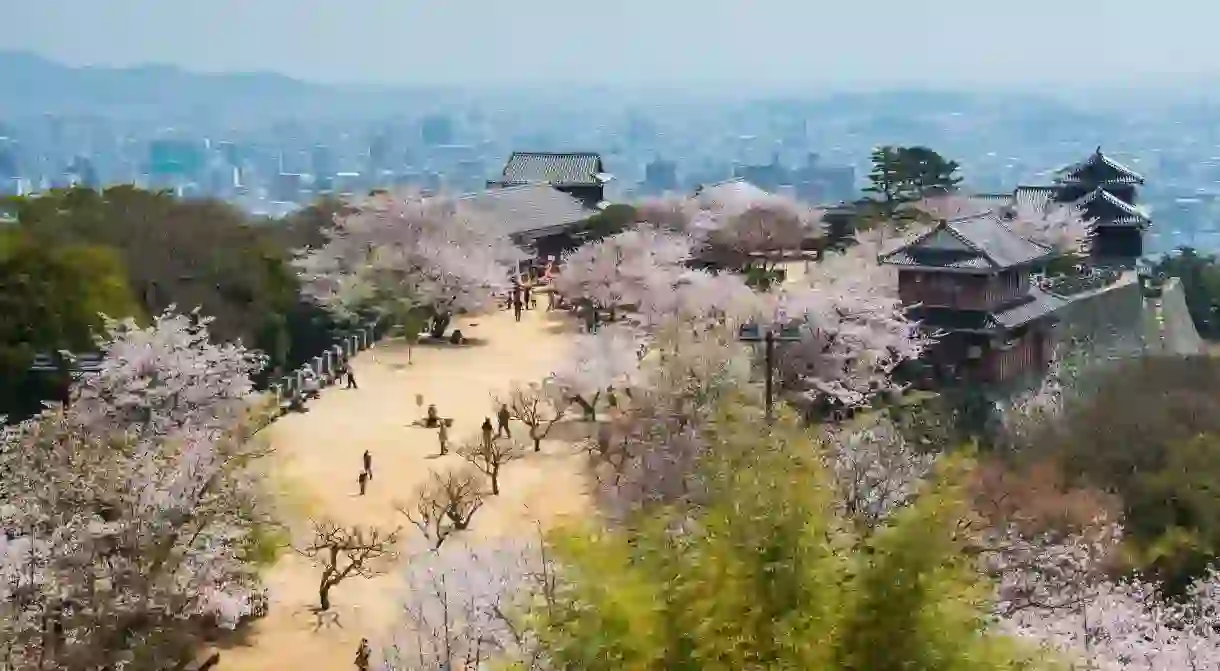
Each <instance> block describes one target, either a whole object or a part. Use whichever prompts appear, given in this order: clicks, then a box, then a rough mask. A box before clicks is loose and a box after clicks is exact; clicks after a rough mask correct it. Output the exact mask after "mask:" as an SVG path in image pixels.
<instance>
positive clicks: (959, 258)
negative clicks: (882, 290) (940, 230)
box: [881, 248, 993, 270]
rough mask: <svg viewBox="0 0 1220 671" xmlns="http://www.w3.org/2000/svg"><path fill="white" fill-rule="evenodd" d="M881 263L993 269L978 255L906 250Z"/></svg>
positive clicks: (957, 268)
mask: <svg viewBox="0 0 1220 671" xmlns="http://www.w3.org/2000/svg"><path fill="white" fill-rule="evenodd" d="M881 262H882V263H886V264H889V265H892V266H920V267H932V268H949V269H952V270H992V268H993V266H992V265H991V264H990V263H988V262H987V259H985V258H983V257H982V256H979V255H978V254H953V253H935V252H918V253H916V252H908V251H907V250H906V248H903V249H899V250H895V251H893V252H891V253H889V254H887V255H885V256H883V257H882V259H881Z"/></svg>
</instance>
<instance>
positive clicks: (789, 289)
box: [756, 231, 931, 407]
mask: <svg viewBox="0 0 1220 671" xmlns="http://www.w3.org/2000/svg"><path fill="white" fill-rule="evenodd" d="M888 244H890V243H888V242H887V241H886V238H885V237H884V235H883V234H882V233H881V232H878V231H872V232H866V233H862V234H860V235H859V236H858V243H857V244H855V245H852V246H850V247H848V248H847V249H846V250H844V251H842V252H829V253H827V254H826V255H825V256H824V258H823V259H822V260H820V261H818V262H817V263H811V264H809V269H808V271H807V272H806V274H805V277H804V279H803V281H802V282H797V283H789V284H786V285H784V286H782V287H779V288H778V289H774V290H772V291H770V292H767V293H765V294H761V295H760V299H759V301H758V303H757V306H758V307H757V313H756V319H757V321H758V322H759V323H760V324H761V325H762V326H766V327H769V328H772V329H776V330H778V329H782V328H784V327H790V326H798V327H799V329H800V333H801V340H800V342H798V343H792V344H785V345H784V346H783V348H782V351H781V352H780V353H779V354H778V356H777V364H778V367H779V371H780V374H781V376H780V377H781V381H782V383H783V384H784V385H785V387H787V388H788V389H789V390H790V391H792V392H793V393H795V394H796V395H797V397H798V398H800V399H802V400H803V402H805V403H809V404H813V405H814V406H823V405H826V404H830V405H832V406H838V407H856V406H860V405H863V404H865V403H868V402H869V401H870V400H871V399H872V398H874V397H875V396H877V395H878V394H884V393H887V392H888V391H891V390H893V389H895V385H894V381H893V373H894V372H895V370H896V369H897V368H898V366H899V365H901V364H902V363H903V362H905V361H909V360H912V359H915V358H917V357H918V356H920V354H921V353H922V352H923V350H924V348H925V347H926V346H927V345H928V344H929V343H930V342H931V339H930V337H929V335H928V334H927V333H925V332H924V331H923V330H921V329H920V327H919V324H918V323H917V322H914V321H912V320H911V319H910V318H909V317H908V316H907V312H906V308H905V306H904V305H903V304H902V301H901V300H900V299H899V297H898V291H897V285H898V281H897V277H896V274H895V271H894V270H893V269H892V268H888V267H886V266H882V265H881V264H879V263H878V261H877V256H878V253H879V252H880V251H881V250H882V249H883V248H885V247H886V246H887V245H888Z"/></svg>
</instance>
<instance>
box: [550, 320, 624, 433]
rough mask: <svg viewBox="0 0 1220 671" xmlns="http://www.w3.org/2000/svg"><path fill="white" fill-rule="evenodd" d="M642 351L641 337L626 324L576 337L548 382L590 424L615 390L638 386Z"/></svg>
mask: <svg viewBox="0 0 1220 671" xmlns="http://www.w3.org/2000/svg"><path fill="white" fill-rule="evenodd" d="M645 348H646V342H645V339H644V336H643V334H641V333H640V332H639V331H637V330H636V329H635V328H633V327H631V326H629V325H626V324H614V325H611V326H609V327H606V328H603V329H600V330H599V331H598V332H597V333H593V334H582V335H579V336H576V338H575V339H574V341H573V343H572V347H571V350H570V352H569V354H568V356H567V358H565V359H564V361H563V364H562V365H561V366H560V367H559V368H558V369H557V370H555V372H554V374H553V376H552V380H553V382H554V384H556V385H558V388H559V389H560V390H561V391H562V393H564V394H565V395H566V396H567V397H568V398H570V399H571V400H572V402H574V403H576V404H577V405H579V406H580V407H581V409H582V410H584V413H585V418H586V419H588V420H589V421H594V420H596V419H597V408H598V405H599V402H600V401H601V399H602V398H603V396H606V395H610V394H613V393H615V390H619V391H623V392H630V390H632V389H634V388H635V387H637V386H638V385H639V383H640V380H641V378H640V358H641V356H642V355H643V353H644V351H645Z"/></svg>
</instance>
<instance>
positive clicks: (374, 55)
mask: <svg viewBox="0 0 1220 671" xmlns="http://www.w3.org/2000/svg"><path fill="white" fill-rule="evenodd" d="M303 8H304V9H303ZM1106 9H1107V11H1105V12H1097V11H1096V10H1095V9H1091V8H1088V7H1085V6H1084V5H1072V4H1070V3H1068V4H1064V3H1055V2H1051V1H1050V0H1028V1H1027V2H1024V3H1021V5H1020V6H1019V7H1014V6H1011V5H1003V6H997V7H996V8H995V9H992V10H980V9H979V7H978V5H977V4H976V3H969V2H967V1H966V0H932V1H931V2H925V3H904V2H899V1H898V0H881V1H880V2H874V3H847V4H842V3H840V4H837V5H835V6H833V7H829V6H816V5H814V4H812V3H800V2H796V1H795V0H756V1H755V2H752V3H741V2H732V1H730V0H705V1H703V2H699V3H694V2H678V1H671V2H668V3H655V2H645V1H644V0H619V2H616V3H606V4H603V5H596V6H593V5H589V6H581V5H573V4H571V3H561V2H559V0H532V2H530V3H525V4H522V3H514V4H512V5H491V4H487V5H485V6H480V7H478V9H477V11H475V10H473V9H472V8H471V7H470V6H468V5H463V4H461V3H424V2H420V1H418V0H406V1H401V0H400V1H394V0H353V2H350V3H345V4H343V5H334V4H330V3H321V2H317V1H313V0H299V1H297V2H288V1H287V0H260V2H258V3H238V2H236V0H214V1H213V2H209V3H206V4H186V3H182V2H160V3H158V2H152V1H150V0H111V1H109V2H107V3H86V2H83V1H75V2H60V3H38V2H30V1H28V0H17V1H16V2H15V3H14V4H13V6H12V7H10V8H8V9H7V10H6V13H5V19H6V24H7V25H8V26H10V27H11V29H10V30H8V31H4V32H3V33H0V50H21V51H29V52H33V53H37V54H39V55H42V56H45V57H48V58H51V59H54V60H58V61H61V62H64V63H66V64H69V65H74V66H84V65H92V66H105V67H131V66H137V65H149V64H162V65H173V66H178V67H181V68H184V69H187V70H191V71H198V72H255V71H258V72H275V73H280V74H284V75H287V76H290V77H293V78H296V79H301V80H304V81H314V82H319V83H350V84H376V85H384V86H397V85H436V84H453V85H495V84H499V85H505V86H513V85H546V84H557V83H566V84H575V83H587V84H606V85H639V86H660V85H666V84H670V85H675V84H680V85H682V86H691V87H696V86H705V85H712V86H714V85H717V84H729V83H732V84H733V85H736V86H752V87H757V88H792V87H814V88H817V87H825V88H834V89H842V88H868V87H881V86H913V85H917V86H918V85H922V86H928V87H979V88H992V89H994V88H1005V87H1016V88H1029V87H1036V86H1047V87H1071V88H1080V87H1086V88H1087V87H1090V86H1096V87H1115V86H1121V85H1124V84H1127V85H1132V86H1136V85H1139V86H1145V85H1160V86H1174V85H1175V84H1177V85H1185V84H1186V83H1187V82H1191V81H1195V80H1198V79H1200V78H1209V77H1213V76H1220V49H1216V48H1214V47H1212V46H1211V40H1210V37H1211V36H1210V35H1209V34H1208V31H1209V27H1210V26H1211V25H1213V24H1214V23H1215V22H1216V20H1217V19H1220V7H1211V6H1207V5H1200V4H1196V3H1191V2H1186V1H1185V0H1166V2H1161V3H1157V4H1155V5H1151V4H1147V3H1136V2H1133V1H1132V0H1117V1H1116V2H1112V3H1109V4H1108V5H1107V7H1106ZM1182 16H1190V17H1191V20H1190V21H1185V22H1183V21H1181V20H1180V17H1182ZM1051 17H1053V20H1052V18H1051ZM843 26H854V27H858V29H857V30H850V29H848V30H845V29H842V27H843ZM1137 37H1138V39H1139V40H1140V47H1139V48H1138V49H1133V48H1129V47H1127V46H1124V45H1127V44H1129V42H1130V40H1132V39H1136V38H1137ZM455 43H459V44H464V46H465V47H466V48H454V44H455ZM775 45H780V48H779V49H776V47H775ZM1110 45H1113V46H1110ZM1086 49H1087V50H1088V52H1089V53H1096V52H1097V50H1098V49H1102V50H1104V52H1105V53H1104V56H1099V57H1098V58H1097V59H1096V60H1097V61H1098V64H1097V65H1093V64H1091V63H1089V62H1088V60H1089V59H1088V58H1085V57H1083V56H1075V55H1073V56H1072V58H1071V59H1069V60H1068V61H1065V57H1066V55H1068V54H1078V53H1080V52H1083V51H1086ZM781 50H782V52H781V53H777V51H781ZM1065 63H1070V65H1066V66H1065ZM1082 68H1083V70H1084V71H1082Z"/></svg>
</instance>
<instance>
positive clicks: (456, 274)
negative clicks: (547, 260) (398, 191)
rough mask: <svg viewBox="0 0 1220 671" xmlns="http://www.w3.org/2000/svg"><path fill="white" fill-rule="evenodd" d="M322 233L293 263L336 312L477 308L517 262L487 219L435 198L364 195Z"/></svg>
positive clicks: (502, 287)
mask: <svg viewBox="0 0 1220 671" xmlns="http://www.w3.org/2000/svg"><path fill="white" fill-rule="evenodd" d="M325 235H326V239H327V241H326V244H325V245H323V246H322V247H321V248H319V249H313V250H306V252H305V253H304V255H303V256H302V257H301V258H300V259H299V260H298V262H297V266H298V268H299V269H300V271H301V275H302V278H303V279H304V282H305V290H306V292H307V293H308V294H309V295H311V296H313V297H315V298H316V299H318V300H319V301H321V302H322V303H324V304H326V305H329V306H331V307H334V308H336V309H340V310H349V311H350V310H353V309H358V308H361V307H372V308H375V309H379V310H381V311H383V312H389V313H401V312H402V311H403V310H404V309H411V308H427V309H429V310H432V311H434V312H436V313H438V314H455V313H458V312H463V311H465V312H475V311H479V310H484V309H487V308H488V307H490V306H491V305H492V304H493V303H494V300H495V297H496V295H497V294H499V293H502V292H504V291H506V290H507V289H508V286H509V279H510V275H511V272H512V269H513V266H512V264H513V263H515V262H516V261H518V260H520V259H522V258H524V253H523V252H521V250H519V249H517V248H516V247H514V246H512V244H511V243H510V242H509V241H508V239H507V237H505V236H504V235H502V234H500V233H499V232H497V230H496V222H494V221H492V220H490V219H489V218H488V217H487V215H485V214H483V213H481V212H478V211H476V210H474V209H472V208H470V207H469V206H467V205H466V204H464V203H463V202H462V201H460V200H456V199H453V198H447V197H441V196H435V197H434V196H428V197H425V196H422V195H419V194H415V193H406V194H402V195H392V194H385V193H383V194H377V195H374V196H371V197H370V198H368V199H367V200H365V201H364V202H361V203H356V204H354V206H353V208H352V211H351V212H350V213H346V214H343V215H340V216H339V217H337V218H336V219H335V225H334V228H333V229H330V230H328V231H326V232H325Z"/></svg>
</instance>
